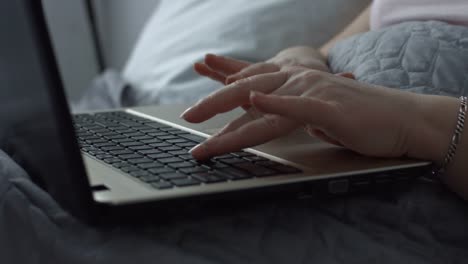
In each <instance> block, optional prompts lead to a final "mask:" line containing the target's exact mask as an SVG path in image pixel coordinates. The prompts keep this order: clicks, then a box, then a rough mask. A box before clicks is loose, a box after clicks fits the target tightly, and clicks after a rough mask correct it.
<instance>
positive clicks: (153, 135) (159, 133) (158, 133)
mask: <svg viewBox="0 0 468 264" xmlns="http://www.w3.org/2000/svg"><path fill="white" fill-rule="evenodd" d="M148 135H149V136H152V137H163V136H166V135H167V133H166V132H163V131H159V130H158V132H151V133H148Z"/></svg>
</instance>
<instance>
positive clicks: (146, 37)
mask: <svg viewBox="0 0 468 264" xmlns="http://www.w3.org/2000/svg"><path fill="white" fill-rule="evenodd" d="M368 2H369V0H353V1H350V0H327V1H323V0H262V1H253V0H225V1H220V0H205V1H200V0H184V1H174V0H163V1H161V3H160V5H159V6H158V8H157V9H156V10H155V12H154V14H153V15H152V17H151V18H150V20H149V21H148V22H147V24H146V26H145V28H144V30H143V31H142V34H141V36H140V39H139V40H138V41H137V44H136V47H135V49H134V51H133V53H132V55H131V56H130V59H129V61H128V63H127V65H126V67H125V69H124V71H123V75H124V78H125V79H126V80H127V81H128V82H129V83H130V84H131V85H132V86H133V87H134V90H133V93H134V94H133V96H134V99H135V100H136V101H135V103H136V104H139V105H146V104H155V103H175V102H179V103H181V102H193V101H195V100H197V99H199V98H200V97H202V96H205V95H206V94H208V93H210V92H212V91H213V90H215V89H216V88H219V87H220V86H221V85H220V84H218V83H216V82H214V81H211V80H209V79H207V78H203V77H200V76H198V75H197V74H196V73H195V72H194V71H193V69H192V65H193V63H194V62H197V61H201V60H202V59H203V57H204V55H205V54H206V53H214V54H220V55H225V56H231V57H235V58H239V59H243V60H247V61H253V62H256V61H263V60H266V59H268V58H270V57H272V56H274V55H275V54H276V53H277V52H278V51H280V50H282V49H284V48H287V47H290V46H294V45H310V46H315V47H318V46H320V45H321V44H322V43H324V42H326V41H327V40H328V39H329V38H330V37H331V36H333V35H334V34H335V33H336V32H337V31H339V30H340V29H342V28H343V27H344V26H345V25H346V24H347V23H348V22H349V21H350V20H352V19H353V18H354V17H355V16H356V15H357V14H358V13H359V12H360V10H362V8H363V7H364V6H365V5H366V4H368Z"/></svg>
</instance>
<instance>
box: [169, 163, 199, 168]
mask: <svg viewBox="0 0 468 264" xmlns="http://www.w3.org/2000/svg"><path fill="white" fill-rule="evenodd" d="M167 166H169V167H171V168H173V169H182V168H188V167H193V163H190V162H187V161H183V162H175V163H169V164H168V165H167Z"/></svg>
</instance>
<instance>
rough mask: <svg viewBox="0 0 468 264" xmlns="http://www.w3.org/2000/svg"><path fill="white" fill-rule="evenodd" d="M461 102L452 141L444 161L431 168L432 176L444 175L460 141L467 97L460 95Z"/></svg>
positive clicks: (467, 106)
mask: <svg viewBox="0 0 468 264" xmlns="http://www.w3.org/2000/svg"><path fill="white" fill-rule="evenodd" d="M460 100H461V104H460V109H459V110H458V117H457V126H456V128H455V132H454V133H453V136H452V142H451V143H450V146H449V149H448V152H447V155H445V158H444V163H442V165H441V166H440V167H439V168H436V169H433V170H432V175H433V176H438V177H441V176H442V175H444V173H445V171H446V170H447V167H448V165H449V164H450V162H451V161H452V160H453V157H455V153H456V151H457V146H458V143H459V142H460V138H461V136H462V133H463V127H464V125H465V115H466V111H467V110H468V99H467V97H466V96H462V97H460Z"/></svg>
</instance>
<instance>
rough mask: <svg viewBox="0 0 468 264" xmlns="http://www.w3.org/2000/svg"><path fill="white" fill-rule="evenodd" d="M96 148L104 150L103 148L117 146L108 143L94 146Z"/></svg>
mask: <svg viewBox="0 0 468 264" xmlns="http://www.w3.org/2000/svg"><path fill="white" fill-rule="evenodd" d="M93 146H94V147H97V148H102V147H114V146H115V144H114V143H112V142H106V143H98V144H93Z"/></svg>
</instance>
